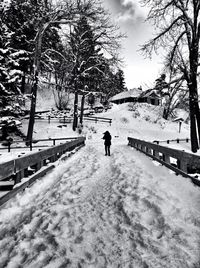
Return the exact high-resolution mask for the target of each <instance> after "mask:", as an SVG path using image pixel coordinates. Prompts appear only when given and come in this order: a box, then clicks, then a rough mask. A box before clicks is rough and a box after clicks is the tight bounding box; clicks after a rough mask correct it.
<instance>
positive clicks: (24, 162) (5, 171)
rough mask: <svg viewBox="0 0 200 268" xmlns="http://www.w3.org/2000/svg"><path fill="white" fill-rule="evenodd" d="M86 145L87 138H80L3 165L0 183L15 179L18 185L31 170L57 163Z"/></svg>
mask: <svg viewBox="0 0 200 268" xmlns="http://www.w3.org/2000/svg"><path fill="white" fill-rule="evenodd" d="M84 144H85V137H79V138H77V139H76V140H73V141H70V142H66V143H64V144H60V145H57V146H52V147H51V148H48V149H45V150H41V151H39V152H36V153H32V154H30V155H27V156H23V157H20V158H16V159H13V160H10V161H8V162H6V163H2V164H0V181H1V180H5V179H8V178H9V177H13V178H14V180H15V183H18V182H20V181H21V179H22V178H23V177H25V175H26V173H27V171H28V169H29V168H31V169H35V171H38V170H39V169H40V168H41V167H42V166H44V165H46V164H47V163H48V162H55V161H56V160H57V159H58V158H59V157H60V156H61V155H62V154H64V153H65V152H67V151H71V150H73V149H74V148H75V147H77V146H81V145H84Z"/></svg>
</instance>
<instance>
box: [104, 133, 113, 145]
mask: <svg viewBox="0 0 200 268" xmlns="http://www.w3.org/2000/svg"><path fill="white" fill-rule="evenodd" d="M103 139H104V140H105V142H104V144H105V145H106V146H110V145H111V139H112V137H111V135H110V132H109V131H106V132H105V133H104V136H103Z"/></svg>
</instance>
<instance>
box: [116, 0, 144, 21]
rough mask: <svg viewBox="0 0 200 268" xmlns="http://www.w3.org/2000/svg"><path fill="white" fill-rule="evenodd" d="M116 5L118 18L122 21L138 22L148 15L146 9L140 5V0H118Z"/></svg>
mask: <svg viewBox="0 0 200 268" xmlns="http://www.w3.org/2000/svg"><path fill="white" fill-rule="evenodd" d="M116 5H118V12H117V14H116V15H117V20H118V21H120V22H122V23H127V22H128V23H137V22H138V21H141V20H144V19H145V17H146V10H145V9H144V8H142V7H141V6H140V4H139V2H138V0H117V1H116Z"/></svg>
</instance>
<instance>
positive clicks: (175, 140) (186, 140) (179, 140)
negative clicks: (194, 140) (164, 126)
mask: <svg viewBox="0 0 200 268" xmlns="http://www.w3.org/2000/svg"><path fill="white" fill-rule="evenodd" d="M189 141H190V139H189V138H186V139H179V138H177V139H173V140H155V141H153V142H154V143H156V144H160V143H167V144H169V143H170V142H176V143H180V142H187V143H188V142H189Z"/></svg>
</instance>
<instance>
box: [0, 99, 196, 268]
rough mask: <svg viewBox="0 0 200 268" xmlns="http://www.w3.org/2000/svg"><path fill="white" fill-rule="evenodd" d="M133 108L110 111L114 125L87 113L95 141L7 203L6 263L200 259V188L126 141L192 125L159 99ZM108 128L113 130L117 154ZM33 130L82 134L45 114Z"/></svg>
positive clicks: (3, 223) (157, 264) (174, 133)
mask: <svg viewBox="0 0 200 268" xmlns="http://www.w3.org/2000/svg"><path fill="white" fill-rule="evenodd" d="M129 109H130V107H129V106H128V104H122V105H119V106H117V105H114V106H113V108H112V109H111V110H109V111H107V112H105V113H104V116H107V117H108V118H112V119H113V123H112V125H111V126H110V125H109V124H105V123H97V124H96V123H92V122H85V123H84V129H83V135H85V136H86V138H87V139H86V146H85V147H84V148H82V149H81V150H80V151H78V152H77V153H76V154H74V155H73V156H71V157H70V158H68V159H67V160H62V158H61V159H60V160H58V161H57V162H56V168H55V169H54V170H53V171H52V172H50V173H49V174H47V175H46V176H45V177H44V178H43V179H40V180H39V181H37V182H36V183H35V184H34V185H33V186H32V187H31V188H28V189H26V190H25V191H24V192H23V193H20V194H18V195H17V196H16V197H15V198H13V199H12V200H10V201H9V202H8V203H7V204H6V205H5V206H4V207H3V208H2V209H1V210H0V228H1V230H2V231H1V232H0V267H2V268H3V267H4V268H15V267H23V268H35V267H38V268H44V267H45V268H61V267H70V268H75V267H83V268H90V267H91V268H116V267H120V268H130V267H132V268H147V267H148V268H199V267H200V207H199V202H200V191H199V188H198V187H195V186H194V185H193V184H192V183H191V181H190V180H189V179H186V178H183V177H182V176H176V175H175V174H174V173H173V172H172V171H170V170H168V169H167V168H166V167H163V166H161V165H159V164H158V163H155V162H154V161H152V160H151V159H150V158H148V157H147V156H145V155H144V154H142V153H140V152H138V151H136V150H134V149H133V148H131V147H128V146H127V136H132V137H137V138H141V139H143V138H144V139H146V140H150V141H152V140H154V139H173V138H177V137H179V138H182V137H184V138H186V137H188V125H185V124H183V126H182V130H181V133H180V134H179V133H178V126H177V123H172V122H166V121H165V120H163V119H162V118H161V117H160V111H159V107H154V106H150V105H144V104H143V105H142V104H140V105H138V107H137V109H136V110H135V111H130V110H129ZM101 116H103V114H101ZM25 127H26V125H24V129H25ZM105 130H109V131H110V132H111V134H112V145H111V156H110V157H108V156H105V155H104V145H103V140H102V139H101V138H102V133H103V132H104V131H105ZM34 135H35V137H37V138H39V137H45V136H46V135H48V137H52V136H54V135H57V136H58V137H61V136H70V135H73V136H75V135H78V133H74V132H73V131H72V130H71V125H67V127H63V128H58V127H57V126H56V123H51V124H46V125H45V126H43V127H42V125H41V122H40V123H39V122H37V121H36V125H35V133H34ZM181 146H183V145H181Z"/></svg>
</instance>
